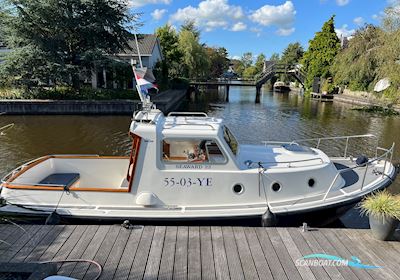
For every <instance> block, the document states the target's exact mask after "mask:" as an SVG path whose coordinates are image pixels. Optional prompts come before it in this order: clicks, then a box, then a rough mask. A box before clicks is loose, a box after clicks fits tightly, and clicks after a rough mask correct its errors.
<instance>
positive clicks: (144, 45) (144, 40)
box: [123, 34, 161, 56]
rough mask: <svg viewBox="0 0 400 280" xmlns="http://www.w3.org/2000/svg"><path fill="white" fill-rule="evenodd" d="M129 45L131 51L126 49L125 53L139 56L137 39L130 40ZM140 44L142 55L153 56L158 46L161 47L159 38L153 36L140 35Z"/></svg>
mask: <svg viewBox="0 0 400 280" xmlns="http://www.w3.org/2000/svg"><path fill="white" fill-rule="evenodd" d="M128 44H129V46H130V49H125V50H124V52H123V53H124V54H129V55H138V52H137V47H136V42H135V39H134V38H132V39H131V40H129V42H128ZM138 44H139V50H140V55H142V56H151V55H152V54H153V50H154V48H155V47H156V45H159V41H158V39H157V37H156V36H155V35H153V34H139V35H138ZM160 51H161V48H160Z"/></svg>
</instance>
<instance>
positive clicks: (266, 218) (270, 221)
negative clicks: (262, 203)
mask: <svg viewBox="0 0 400 280" xmlns="http://www.w3.org/2000/svg"><path fill="white" fill-rule="evenodd" d="M276 222H277V221H276V216H275V214H274V213H272V212H271V211H270V210H269V208H268V209H267V211H265V213H264V214H263V215H262V216H261V226H262V227H273V226H276Z"/></svg>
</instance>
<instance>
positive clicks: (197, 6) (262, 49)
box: [130, 0, 400, 58]
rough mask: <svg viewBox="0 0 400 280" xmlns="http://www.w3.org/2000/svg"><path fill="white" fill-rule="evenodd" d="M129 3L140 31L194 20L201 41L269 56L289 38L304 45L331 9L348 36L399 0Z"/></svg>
mask: <svg viewBox="0 0 400 280" xmlns="http://www.w3.org/2000/svg"><path fill="white" fill-rule="evenodd" d="M130 5H131V7H132V10H133V11H134V12H140V13H142V16H141V21H142V23H143V27H141V28H140V30H139V31H140V33H154V31H155V29H156V28H157V27H159V26H162V25H164V24H166V23H170V24H171V25H172V26H174V27H175V28H177V29H179V26H180V25H181V24H182V23H183V22H184V21H185V20H188V19H190V20H194V21H195V23H196V25H197V26H198V28H199V29H200V30H201V42H202V43H206V44H207V45H209V46H216V47H225V48H226V49H227V50H228V52H229V56H230V57H232V58H238V57H240V56H241V55H242V54H243V53H245V52H252V53H253V55H254V56H256V55H258V54H261V53H264V54H265V55H267V57H270V56H271V54H272V53H274V52H278V53H281V52H282V51H283V50H284V49H285V47H286V46H287V45H288V44H289V43H292V42H300V43H301V44H302V45H303V46H304V47H305V48H307V45H308V41H309V40H310V39H312V38H313V37H314V34H315V32H317V31H319V30H320V29H321V27H322V25H323V23H324V22H325V21H326V20H328V19H329V18H330V16H332V15H336V18H335V25H336V31H337V33H338V35H339V36H341V35H342V34H343V35H344V36H351V34H352V33H354V31H355V30H356V29H357V28H359V27H360V26H363V25H364V24H366V23H372V24H379V23H380V18H381V16H382V13H383V11H384V9H385V7H387V6H388V5H399V7H400V0H251V1H240V0H202V1H195V0H130Z"/></svg>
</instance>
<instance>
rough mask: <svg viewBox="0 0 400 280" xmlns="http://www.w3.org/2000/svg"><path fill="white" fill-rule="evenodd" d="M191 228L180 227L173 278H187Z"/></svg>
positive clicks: (177, 236)
mask: <svg viewBox="0 0 400 280" xmlns="http://www.w3.org/2000/svg"><path fill="white" fill-rule="evenodd" d="M188 238H189V229H188V228H187V227H178V232H177V235H176V248H175V262H174V276H173V279H187V272H188Z"/></svg>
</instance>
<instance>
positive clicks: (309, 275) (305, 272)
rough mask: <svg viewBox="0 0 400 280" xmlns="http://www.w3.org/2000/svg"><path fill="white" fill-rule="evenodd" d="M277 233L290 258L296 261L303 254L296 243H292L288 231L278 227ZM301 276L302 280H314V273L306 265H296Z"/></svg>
mask: <svg viewBox="0 0 400 280" xmlns="http://www.w3.org/2000/svg"><path fill="white" fill-rule="evenodd" d="M277 231H278V234H279V235H280V237H281V239H282V242H283V244H284V245H285V246H286V249H287V251H288V253H289V255H290V257H291V258H292V261H293V262H296V260H297V259H300V258H301V257H303V256H304V255H303V254H302V253H301V252H300V250H299V248H297V246H296V243H294V241H293V239H292V237H291V236H290V233H289V232H288V231H287V229H285V228H278V229H277ZM297 269H298V270H299V273H300V275H301V278H303V279H304V280H316V278H315V276H314V273H313V272H312V270H311V269H310V267H308V266H299V267H297Z"/></svg>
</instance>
